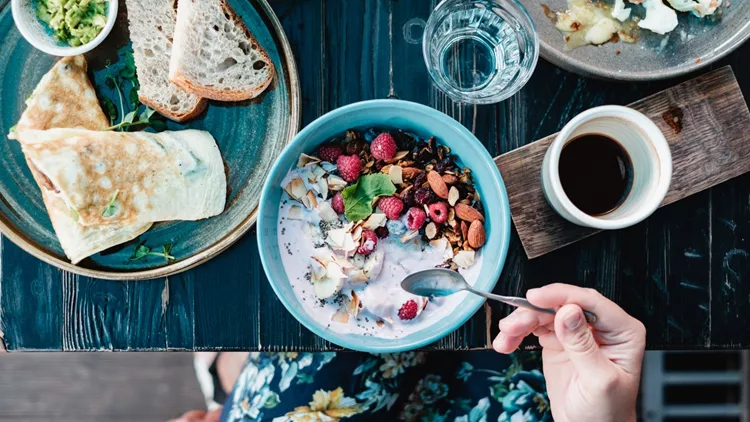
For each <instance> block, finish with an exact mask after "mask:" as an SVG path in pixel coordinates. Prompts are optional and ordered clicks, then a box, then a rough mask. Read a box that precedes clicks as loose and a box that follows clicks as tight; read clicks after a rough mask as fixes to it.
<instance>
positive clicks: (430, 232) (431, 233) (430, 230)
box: [424, 222, 437, 239]
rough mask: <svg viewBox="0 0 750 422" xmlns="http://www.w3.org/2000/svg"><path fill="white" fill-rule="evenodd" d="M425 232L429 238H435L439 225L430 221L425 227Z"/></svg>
mask: <svg viewBox="0 0 750 422" xmlns="http://www.w3.org/2000/svg"><path fill="white" fill-rule="evenodd" d="M424 233H425V235H427V238H428V239H433V238H434V237H435V236H436V235H437V226H436V225H435V223H433V222H430V224H428V225H427V227H425V228H424Z"/></svg>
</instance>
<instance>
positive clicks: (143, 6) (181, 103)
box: [125, 0, 207, 122]
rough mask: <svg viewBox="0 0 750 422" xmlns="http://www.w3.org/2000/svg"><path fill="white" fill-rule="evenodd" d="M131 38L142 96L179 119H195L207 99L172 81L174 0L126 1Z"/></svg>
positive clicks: (140, 95)
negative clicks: (170, 70) (171, 58)
mask: <svg viewBox="0 0 750 422" xmlns="http://www.w3.org/2000/svg"><path fill="white" fill-rule="evenodd" d="M125 3H126V5H127V8H128V20H129V23H130V40H131V41H132V42H133V58H134V59H135V67H136V71H137V73H138V82H139V83H140V84H141V88H140V89H139V90H138V98H139V99H140V100H141V102H142V103H143V104H146V105H147V106H149V107H151V108H153V109H154V110H156V111H158V112H159V113H160V114H161V115H163V116H164V117H167V118H169V119H172V120H174V121H176V122H182V121H185V120H188V119H192V118H193V117H196V116H197V115H199V114H200V113H201V112H202V111H203V110H204V109H205V108H206V104H207V101H206V100H205V99H203V98H201V97H200V96H198V95H195V94H193V93H191V92H187V91H185V90H183V89H182V88H180V87H178V86H177V85H175V84H173V83H170V82H169V61H170V57H171V56H172V49H173V45H172V38H173V36H174V29H175V20H176V18H177V11H176V10H175V7H174V0H126V2H125Z"/></svg>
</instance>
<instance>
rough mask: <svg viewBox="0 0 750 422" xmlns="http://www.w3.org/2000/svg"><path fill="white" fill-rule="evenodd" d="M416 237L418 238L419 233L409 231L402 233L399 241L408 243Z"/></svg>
mask: <svg viewBox="0 0 750 422" xmlns="http://www.w3.org/2000/svg"><path fill="white" fill-rule="evenodd" d="M417 236H419V232H418V231H417V230H411V231H408V232H406V233H404V235H403V236H401V239H400V240H401V243H406V242H408V241H410V240H412V239H414V238H416V237H417Z"/></svg>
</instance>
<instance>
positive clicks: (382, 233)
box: [375, 227, 389, 239]
mask: <svg viewBox="0 0 750 422" xmlns="http://www.w3.org/2000/svg"><path fill="white" fill-rule="evenodd" d="M375 234H376V235H378V237H379V238H381V239H385V238H386V237H388V234H389V232H388V227H378V228H377V229H375Z"/></svg>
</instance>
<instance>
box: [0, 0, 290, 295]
mask: <svg viewBox="0 0 750 422" xmlns="http://www.w3.org/2000/svg"><path fill="white" fill-rule="evenodd" d="M255 1H256V2H257V3H258V5H259V6H260V8H261V9H262V13H264V14H265V15H266V17H267V18H268V20H269V21H270V26H269V29H270V30H271V31H272V33H273V34H274V35H275V36H276V37H277V38H278V40H279V43H280V44H281V47H282V51H280V53H281V54H282V57H281V59H282V62H284V63H285V65H286V68H287V72H286V73H287V74H286V78H285V79H288V83H289V104H290V112H291V115H290V125H289V133H288V134H287V139H286V142H285V143H284V144H283V146H286V145H288V144H289V142H290V141H291V140H292V139H293V138H294V136H295V135H296V134H297V132H299V129H300V125H301V109H300V107H301V102H300V101H301V91H300V81H299V74H298V72H297V64H296V60H295V58H294V52H293V51H292V47H291V45H290V44H289V39H288V38H287V35H286V31H284V27H283V26H282V25H281V22H280V21H279V18H278V16H276V13H275V12H274V11H273V8H271V6H270V5H269V4H268V1H267V0H255ZM8 3H9V1H5V2H0V7H2V6H6V5H7V4H8ZM277 76H278V73H277ZM269 172H270V168H269ZM264 178H265V176H264ZM259 207H260V203H258V205H256V206H255V208H254V209H253V211H252V212H251V213H250V214H249V215H248V216H247V217H246V218H245V219H244V220H243V221H242V222H241V223H240V224H239V225H238V226H237V227H236V228H235V229H234V230H232V232H230V233H228V234H227V235H225V236H224V237H222V238H220V239H218V240H217V241H216V242H214V243H213V244H212V245H211V246H209V247H208V248H206V249H205V250H203V251H201V252H199V253H197V254H195V255H192V256H190V257H187V258H185V259H183V260H180V261H177V262H174V263H171V264H167V265H165V266H162V267H157V268H152V269H148V270H139V271H132V272H131V271H128V272H121V271H108V270H95V269H90V268H85V267H81V266H79V265H76V264H73V263H71V262H70V261H67V260H62V259H60V258H57V257H55V256H52V255H50V254H49V253H47V252H45V251H43V250H41V249H40V248H38V247H37V246H35V245H34V244H33V243H32V242H30V241H29V240H28V236H26V235H25V234H24V233H17V232H16V231H15V230H14V229H12V228H11V227H10V225H9V224H8V223H7V217H6V216H5V215H4V214H2V213H0V233H2V235H3V236H4V237H7V238H8V239H9V240H10V241H11V242H13V243H14V244H15V245H17V246H18V247H20V248H21V249H23V250H24V251H26V252H28V253H29V254H31V255H32V256H34V257H35V258H38V259H40V260H41V261H43V262H45V263H47V264H50V265H52V266H54V267H57V268H58V269H61V270H64V271H68V272H71V273H75V274H78V275H81V276H84V277H93V278H100V279H105V280H116V281H131V280H149V279H154V278H161V277H167V276H171V275H175V274H178V273H181V272H184V271H187V270H189V269H191V268H195V267H196V266H198V265H201V264H203V263H205V262H207V261H209V260H211V259H212V258H214V257H216V256H217V255H219V254H220V253H222V252H224V251H225V250H226V249H227V248H229V247H230V246H231V245H233V244H234V243H235V242H236V241H238V240H239V239H240V238H241V237H242V236H243V235H244V234H245V233H247V231H248V230H250V228H251V227H252V226H253V225H254V224H255V222H256V220H257V219H258V209H259ZM1 249H2V248H0V250H1Z"/></svg>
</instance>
